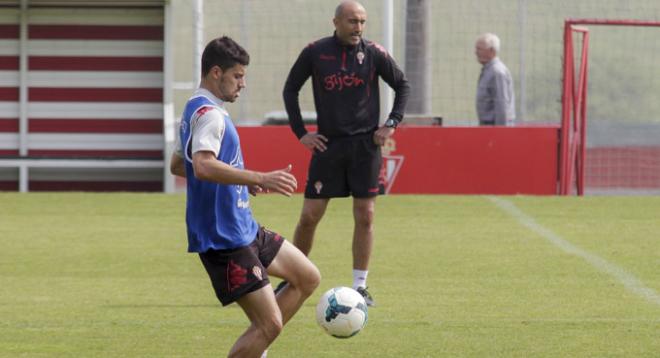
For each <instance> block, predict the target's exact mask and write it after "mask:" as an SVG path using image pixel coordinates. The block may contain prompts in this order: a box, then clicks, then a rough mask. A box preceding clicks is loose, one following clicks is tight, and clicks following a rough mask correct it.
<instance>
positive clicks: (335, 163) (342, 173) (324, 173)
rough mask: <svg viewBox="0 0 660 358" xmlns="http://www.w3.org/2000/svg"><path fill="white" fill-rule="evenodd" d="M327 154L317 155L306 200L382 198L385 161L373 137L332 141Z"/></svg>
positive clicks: (360, 136) (310, 173) (312, 165)
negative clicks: (379, 178) (379, 179)
mask: <svg viewBox="0 0 660 358" xmlns="http://www.w3.org/2000/svg"><path fill="white" fill-rule="evenodd" d="M326 145H327V147H328V149H327V150H326V151H324V152H319V151H315V152H314V155H312V160H311V162H310V164H309V172H308V173H307V185H306V187H305V198H309V199H320V198H337V197H346V196H350V195H352V196H353V197H355V198H370V197H374V196H377V195H378V175H379V173H380V165H381V162H382V160H383V159H382V157H381V154H380V146H379V145H377V144H376V143H374V140H373V133H369V134H363V135H358V136H352V137H345V138H337V139H335V138H332V139H330V140H328V142H327V143H326Z"/></svg>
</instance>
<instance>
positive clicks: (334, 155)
mask: <svg viewBox="0 0 660 358" xmlns="http://www.w3.org/2000/svg"><path fill="white" fill-rule="evenodd" d="M344 144H345V143H342V142H340V141H329V142H328V143H327V149H326V150H325V151H324V152H315V153H314V155H313V156H312V159H311V160H310V163H309V171H308V172H307V185H306V187H305V201H304V202H303V208H302V211H301V213H300V220H299V221H298V225H296V231H295V232H294V235H293V244H294V245H296V247H297V248H298V249H300V251H302V252H303V253H304V254H305V255H309V253H310V251H311V250H312V244H313V242H314V233H315V232H316V227H317V225H318V224H319V222H320V221H321V219H322V218H323V215H324V214H325V210H326V208H327V207H328V202H329V200H330V198H337V197H346V196H348V195H349V190H348V183H347V182H346V163H347V162H346V160H345V159H346V156H347V153H348V152H349V151H350V148H347V147H346V146H345V145H344Z"/></svg>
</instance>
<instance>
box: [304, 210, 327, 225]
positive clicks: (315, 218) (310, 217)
mask: <svg viewBox="0 0 660 358" xmlns="http://www.w3.org/2000/svg"><path fill="white" fill-rule="evenodd" d="M321 218H323V213H317V212H314V211H303V212H302V213H301V214H300V223H299V225H300V226H303V227H316V225H318V223H319V221H321Z"/></svg>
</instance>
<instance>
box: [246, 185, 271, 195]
mask: <svg viewBox="0 0 660 358" xmlns="http://www.w3.org/2000/svg"><path fill="white" fill-rule="evenodd" d="M248 191H249V193H250V195H252V196H257V194H261V193H268V191H269V190H268V189H264V188H262V187H261V186H259V185H251V186H249V187H248Z"/></svg>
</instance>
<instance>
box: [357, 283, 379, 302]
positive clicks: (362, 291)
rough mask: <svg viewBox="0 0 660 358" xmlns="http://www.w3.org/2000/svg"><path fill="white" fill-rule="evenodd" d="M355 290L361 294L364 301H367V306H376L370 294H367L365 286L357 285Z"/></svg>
mask: <svg viewBox="0 0 660 358" xmlns="http://www.w3.org/2000/svg"><path fill="white" fill-rule="evenodd" d="M356 291H358V293H359V294H361V295H362V297H364V302H366V303H367V306H369V307H374V306H376V302H375V301H374V299H373V298H372V297H371V295H370V294H369V291H367V288H366V287H358V288H357V290H356Z"/></svg>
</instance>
